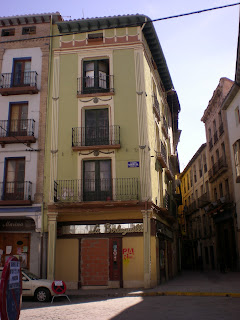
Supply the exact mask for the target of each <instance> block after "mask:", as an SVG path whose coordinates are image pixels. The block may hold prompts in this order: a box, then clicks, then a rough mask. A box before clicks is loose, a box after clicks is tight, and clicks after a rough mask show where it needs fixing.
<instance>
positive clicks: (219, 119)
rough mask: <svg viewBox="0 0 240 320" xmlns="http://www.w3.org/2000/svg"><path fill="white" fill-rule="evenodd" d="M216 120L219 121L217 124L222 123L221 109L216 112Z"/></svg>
mask: <svg viewBox="0 0 240 320" xmlns="http://www.w3.org/2000/svg"><path fill="white" fill-rule="evenodd" d="M218 121H219V126H220V125H221V124H222V122H223V121H222V113H221V111H219V112H218Z"/></svg>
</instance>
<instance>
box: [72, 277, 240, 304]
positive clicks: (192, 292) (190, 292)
mask: <svg viewBox="0 0 240 320" xmlns="http://www.w3.org/2000/svg"><path fill="white" fill-rule="evenodd" d="M66 294H67V295H68V296H69V298H70V299H71V297H82V298H89V297H125V296H143V297H144V296H157V295H169V296H170V295H179V296H225V297H226V296H229V297H238V298H240V272H228V273H225V274H223V273H220V272H219V271H207V272H198V271H183V272H182V273H181V274H179V275H178V276H176V277H175V278H174V279H171V280H169V281H168V282H166V283H164V284H161V285H159V286H157V287H155V288H153V289H144V288H142V289H123V288H119V289H94V290H93V289H90V290H83V289H80V290H67V291H66Z"/></svg>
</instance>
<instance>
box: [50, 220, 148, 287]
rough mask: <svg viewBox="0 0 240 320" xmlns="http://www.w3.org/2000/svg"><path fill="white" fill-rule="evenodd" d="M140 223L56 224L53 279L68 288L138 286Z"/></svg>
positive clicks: (139, 282)
mask: <svg viewBox="0 0 240 320" xmlns="http://www.w3.org/2000/svg"><path fill="white" fill-rule="evenodd" d="M143 272H144V270H143V222H142V221H135V222H121V223H116V222H115V221H109V222H107V223H103V222H94V224H93V223H91V224H90V223H86V224H80V222H71V224H70V223H69V222H68V223H61V222H60V223H58V224H57V242H56V270H55V277H56V278H59V279H64V280H65V281H66V282H67V285H68V288H79V287H81V288H86V289H87V288H93V287H101V288H120V287H125V288H126V287H141V286H143V285H144V282H143V278H144V277H143Z"/></svg>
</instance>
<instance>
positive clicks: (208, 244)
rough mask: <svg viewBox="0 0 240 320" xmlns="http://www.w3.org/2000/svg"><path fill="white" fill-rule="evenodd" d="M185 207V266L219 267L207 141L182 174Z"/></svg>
mask: <svg viewBox="0 0 240 320" xmlns="http://www.w3.org/2000/svg"><path fill="white" fill-rule="evenodd" d="M179 179H180V181H181V194H182V199H183V204H182V206H180V207H179V214H180V215H181V216H183V218H184V219H183V220H182V223H181V225H182V230H183V231H184V232H182V267H183V268H184V269H194V270H197V269H198V270H201V269H203V268H204V269H205V270H209V269H215V268H216V266H217V252H216V246H215V243H216V237H215V236H216V233H215V226H214V223H213V217H212V215H209V214H208V213H207V211H206V208H208V206H209V205H210V203H211V198H210V188H209V186H210V185H209V164H208V156H207V144H206V143H204V144H202V145H201V147H200V148H199V149H198V150H197V152H196V153H195V154H194V156H193V157H192V159H191V160H190V161H189V163H188V164H187V166H186V168H185V169H184V171H183V172H182V173H181V174H180V176H179Z"/></svg>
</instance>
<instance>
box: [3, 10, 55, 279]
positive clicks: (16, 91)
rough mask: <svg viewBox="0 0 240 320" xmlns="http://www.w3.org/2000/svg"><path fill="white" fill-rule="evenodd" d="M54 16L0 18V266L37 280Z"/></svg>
mask: <svg viewBox="0 0 240 320" xmlns="http://www.w3.org/2000/svg"><path fill="white" fill-rule="evenodd" d="M60 19H61V16H60V15H59V13H48V14H38V15H25V16H12V17H2V18H0V43H1V45H0V72H1V74H0V109H1V112H0V145H1V146H0V265H1V266H3V265H4V262H5V261H6V259H7V257H8V256H9V255H15V256H17V257H18V258H19V259H20V261H21V265H22V267H25V268H28V269H30V270H31V271H32V272H34V273H36V274H38V275H42V271H43V270H44V264H45V265H46V244H47V242H46V241H47V238H46V236H45V235H44V233H43V229H42V223H43V220H42V214H43V210H42V204H43V182H44V174H43V169H44V149H45V124H46V110H47V95H48V72H49V69H48V67H49V52H50V37H49V36H50V33H51V24H52V22H55V21H58V20H60Z"/></svg>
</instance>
